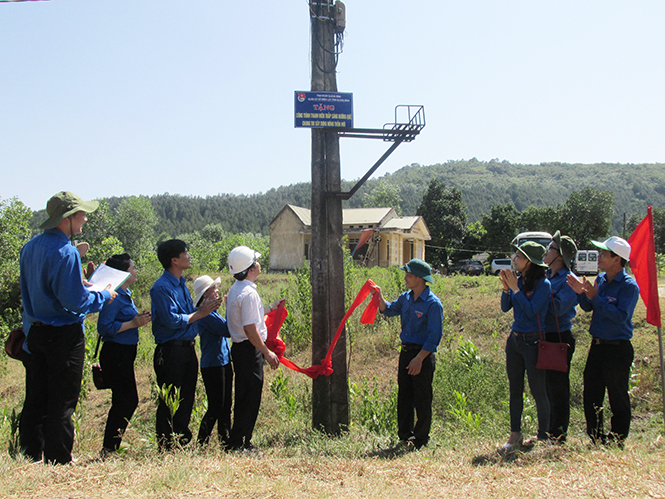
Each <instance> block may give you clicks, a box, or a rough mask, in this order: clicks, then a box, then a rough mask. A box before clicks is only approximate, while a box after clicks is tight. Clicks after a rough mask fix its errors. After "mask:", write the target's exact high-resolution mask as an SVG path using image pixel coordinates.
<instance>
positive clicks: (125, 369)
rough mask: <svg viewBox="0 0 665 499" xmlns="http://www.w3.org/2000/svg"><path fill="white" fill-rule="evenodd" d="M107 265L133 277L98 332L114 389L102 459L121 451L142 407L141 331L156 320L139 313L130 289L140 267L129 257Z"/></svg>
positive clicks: (107, 307)
mask: <svg viewBox="0 0 665 499" xmlns="http://www.w3.org/2000/svg"><path fill="white" fill-rule="evenodd" d="M106 265H107V266H109V267H111V268H114V269H118V270H122V271H125V272H129V277H128V278H127V280H126V281H125V282H124V283H123V284H122V286H120V288H119V289H118V297H117V298H116V299H115V300H114V301H113V303H111V304H109V305H105V306H104V308H102V311H101V312H100V313H99V318H98V319H97V332H98V333H99V335H100V336H101V338H102V341H103V342H104V345H103V346H102V350H101V352H100V354H99V363H100V365H101V367H102V371H103V372H104V378H105V379H108V381H109V384H110V385H111V394H112V398H111V409H109V415H108V418H107V420H106V429H105V430H104V442H103V444H102V451H101V455H102V457H106V456H108V455H109V454H112V453H114V452H116V451H117V450H118V448H119V447H120V443H121V442H122V435H123V433H124V431H125V430H126V429H127V425H128V424H129V420H130V419H131V418H132V416H133V415H134V411H135V410H136V407H137V406H138V404H139V394H138V390H137V389H136V377H135V376H134V360H136V349H137V345H138V342H139V328H140V327H143V326H145V325H146V324H147V323H148V322H150V320H151V319H152V317H151V315H150V312H142V313H139V311H138V309H137V308H136V305H134V300H132V292H131V291H130V290H129V286H131V285H132V284H134V283H135V282H136V278H137V276H136V267H134V261H133V260H132V259H131V257H130V256H129V255H128V254H127V253H123V254H121V255H113V256H112V257H111V258H109V259H108V260H106Z"/></svg>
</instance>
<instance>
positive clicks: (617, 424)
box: [584, 340, 634, 443]
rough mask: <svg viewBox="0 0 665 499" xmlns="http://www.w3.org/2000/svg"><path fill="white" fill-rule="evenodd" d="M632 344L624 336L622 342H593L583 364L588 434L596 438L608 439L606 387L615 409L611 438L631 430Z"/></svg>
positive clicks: (626, 434)
mask: <svg viewBox="0 0 665 499" xmlns="http://www.w3.org/2000/svg"><path fill="white" fill-rule="evenodd" d="M633 357H634V352H633V345H632V344H631V342H630V341H629V340H621V341H620V344H619V345H607V344H603V345H593V344H592V345H591V348H590V349H589V356H588V357H587V361H586V366H585V368H584V417H585V419H586V428H587V434H588V435H589V436H590V437H591V439H592V440H593V441H594V442H599V443H600V442H605V439H606V437H607V436H606V435H605V434H604V430H603V412H604V411H603V400H604V399H605V389H607V395H608V398H609V400H610V408H611V409H612V419H611V430H610V436H611V438H613V439H615V440H618V441H623V440H624V439H625V438H626V437H627V436H628V432H629V431H630V418H631V409H630V397H629V395H628V381H629V379H630V367H631V365H632V363H633Z"/></svg>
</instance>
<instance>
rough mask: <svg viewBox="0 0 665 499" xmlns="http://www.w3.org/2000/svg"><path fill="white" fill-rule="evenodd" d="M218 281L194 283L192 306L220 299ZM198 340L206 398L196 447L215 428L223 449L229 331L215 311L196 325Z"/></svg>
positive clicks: (229, 384)
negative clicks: (205, 407) (199, 342)
mask: <svg viewBox="0 0 665 499" xmlns="http://www.w3.org/2000/svg"><path fill="white" fill-rule="evenodd" d="M220 282H221V279H220V278H219V277H218V278H217V279H215V280H213V279H212V278H211V277H210V276H207V275H203V276H201V277H199V278H198V279H196V280H195V281H194V304H195V305H196V306H197V307H198V306H199V305H200V304H201V302H202V301H203V300H205V299H206V298H212V299H217V298H219V284H220ZM198 326H199V337H200V338H201V377H202V378H203V383H204V385H205V389H206V395H207V397H208V410H207V411H206V413H205V414H204V415H203V419H201V426H200V427H199V435H198V442H199V445H206V444H207V443H208V442H209V441H210V435H211V434H212V431H213V428H214V427H215V424H217V436H218V437H219V442H220V444H221V445H222V447H225V446H226V444H227V443H228V438H229V431H230V430H231V403H232V399H231V391H232V389H233V368H232V367H231V352H230V348H229V337H230V335H229V328H228V326H227V325H226V319H225V318H223V317H222V316H221V315H219V313H218V312H217V311H213V312H211V313H210V315H208V316H207V317H204V318H203V319H201V320H200V321H199V322H198Z"/></svg>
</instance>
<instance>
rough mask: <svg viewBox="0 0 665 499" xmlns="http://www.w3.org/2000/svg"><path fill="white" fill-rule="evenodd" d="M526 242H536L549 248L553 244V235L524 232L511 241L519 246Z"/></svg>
mask: <svg viewBox="0 0 665 499" xmlns="http://www.w3.org/2000/svg"><path fill="white" fill-rule="evenodd" d="M525 241H534V242H536V243H538V244H541V245H543V246H545V248H547V247H548V246H549V244H550V243H551V242H552V234H550V233H549V232H522V233H521V234H517V236H516V237H515V239H513V240H512V241H511V244H514V245H515V246H519V245H520V244H522V243H523V242H525Z"/></svg>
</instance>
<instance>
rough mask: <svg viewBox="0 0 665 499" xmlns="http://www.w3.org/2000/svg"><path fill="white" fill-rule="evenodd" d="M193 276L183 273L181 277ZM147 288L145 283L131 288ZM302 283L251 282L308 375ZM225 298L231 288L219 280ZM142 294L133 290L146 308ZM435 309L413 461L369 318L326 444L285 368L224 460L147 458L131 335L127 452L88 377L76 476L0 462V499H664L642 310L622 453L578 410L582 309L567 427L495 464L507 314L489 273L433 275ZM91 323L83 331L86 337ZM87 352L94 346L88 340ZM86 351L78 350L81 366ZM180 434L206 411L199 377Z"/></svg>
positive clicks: (397, 284)
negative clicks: (560, 435) (340, 427)
mask: <svg viewBox="0 0 665 499" xmlns="http://www.w3.org/2000/svg"><path fill="white" fill-rule="evenodd" d="M402 274H403V273H402V272H401V271H398V270H394V269H391V270H386V269H371V270H365V269H355V268H349V269H347V276H346V280H347V296H348V298H349V301H350V300H351V299H352V298H353V296H354V295H355V293H356V292H357V290H359V289H360V287H361V285H362V283H363V282H364V281H365V280H366V279H367V278H372V279H373V280H374V281H375V282H377V284H379V285H380V286H381V287H382V289H383V290H384V293H385V294H386V296H387V297H393V298H394V297H396V296H397V294H398V293H399V292H400V291H401V290H402V288H403V286H402ZM188 277H189V278H193V277H196V276H188ZM144 278H145V279H146V280H147V276H144ZM307 278H308V276H307V273H306V272H301V273H298V274H292V275H263V276H261V277H260V278H259V292H260V293H261V295H262V297H263V299H264V301H265V302H268V303H269V302H271V301H272V300H274V299H276V298H278V297H285V298H287V308H288V309H289V312H290V317H289V319H288V320H287V322H286V323H285V326H284V328H283V336H284V339H285V341H286V343H287V345H288V350H287V357H289V358H291V359H292V360H294V361H295V362H296V363H298V364H299V365H301V366H304V367H307V366H309V365H310V364H311V359H310V357H311V354H310V351H309V312H308V307H309V302H308V299H309V298H308V297H309V288H308V285H307ZM223 279H224V281H223V284H222V288H223V290H225V289H227V288H228V286H229V285H230V281H229V280H228V276H223ZM148 288H149V286H146V285H143V286H141V287H137V289H136V290H135V292H136V294H135V297H136V301H137V304H138V306H139V308H140V309H141V308H147V307H148V306H149V302H148V301H147V300H146V296H145V294H144V290H145V289H148ZM433 289H434V291H435V292H436V293H437V295H438V296H439V297H440V298H441V299H442V302H443V304H444V311H445V321H444V338H443V341H442V344H441V347H440V350H439V353H438V355H437V370H436V374H435V382H434V392H435V401H434V410H435V416H434V425H433V430H432V441H431V443H430V445H429V446H428V447H426V448H425V449H422V450H420V451H417V452H407V451H406V450H405V449H403V448H402V447H400V446H399V445H398V441H397V439H396V435H395V434H396V431H395V396H396V382H395V380H396V369H397V355H398V354H397V347H398V344H399V343H398V334H399V321H398V320H396V319H391V320H386V319H384V318H381V317H380V318H378V319H377V322H376V323H375V324H374V325H370V326H363V325H360V323H359V317H360V311H358V312H356V314H354V316H353V317H352V319H351V320H350V321H349V323H348V324H347V334H348V337H349V340H348V343H349V352H348V364H349V369H348V370H349V384H350V399H349V400H350V415H351V426H350V428H349V430H348V432H346V433H345V434H343V435H342V436H339V437H327V436H325V435H322V434H320V433H318V432H316V431H313V430H312V429H311V428H310V426H311V381H310V380H309V378H306V377H304V376H303V375H300V374H296V373H294V372H292V371H289V370H287V369H284V368H280V369H279V370H277V371H271V370H269V369H267V370H266V383H265V389H264V398H263V404H262V407H261V413H260V416H259V420H258V423H257V429H256V432H255V438H254V443H255V444H256V445H257V447H258V450H256V451H251V452H239V453H229V454H226V453H223V452H222V451H221V450H220V449H219V447H218V446H217V444H214V443H213V444H212V445H211V446H210V447H209V448H197V447H195V446H192V447H188V448H185V449H182V450H179V451H176V452H173V453H167V454H159V453H158V452H157V451H156V445H155V442H154V436H153V433H154V415H155V400H156V387H155V383H154V373H153V370H152V351H153V343H152V340H151V334H150V331H149V328H146V329H145V330H143V331H142V335H141V342H140V345H139V355H138V358H137V363H136V372H137V379H138V381H139V395H140V405H139V408H138V410H137V412H136V414H135V416H134V418H133V419H132V421H131V424H130V427H129V429H128V431H127V433H126V435H125V439H124V440H125V443H126V447H124V448H123V451H122V452H121V454H120V455H119V456H117V457H114V458H111V459H108V460H106V461H104V462H101V461H99V460H98V459H97V456H98V454H99V450H100V448H101V440H102V433H103V425H104V422H105V418H106V414H107V411H108V408H109V405H110V392H109V391H97V390H95V389H94V387H92V382H91V380H90V379H89V378H88V376H89V370H90V369H89V367H87V366H86V372H85V375H86V379H85V382H84V387H83V393H82V397H81V403H80V407H79V409H78V410H77V413H76V418H75V424H76V428H77V437H76V442H75V447H74V455H75V457H76V459H77V462H76V463H75V464H74V465H73V466H59V467H52V466H43V465H39V464H38V465H35V464H30V463H28V462H26V461H24V460H23V459H22V458H20V457H19V458H12V457H11V456H10V455H9V452H3V455H2V456H0V467H1V468H2V471H3V473H2V474H1V476H2V478H0V496H8V497H9V496H11V497H197V496H206V497H257V498H259V497H260V498H268V497H280V498H281V497H284V498H286V497H386V498H392V497H460V496H462V497H463V496H466V497H469V498H480V497H488V496H490V497H665V439H663V437H662V435H663V418H662V413H661V407H662V406H661V400H662V399H661V384H660V375H659V371H658V368H659V362H658V339H657V335H656V331H655V328H654V327H652V326H649V325H648V324H646V322H645V309H644V305H643V304H642V303H641V302H640V304H639V305H638V309H637V311H636V316H635V326H636V330H635V338H634V345H635V351H636V355H635V367H634V371H633V378H632V381H631V397H632V401H633V411H634V413H633V414H634V418H633V423H632V429H631V435H630V437H629V438H628V441H627V445H626V448H625V450H619V449H616V448H605V447H601V448H593V447H590V446H589V445H588V441H587V438H586V437H585V435H584V434H583V433H584V421H583V415H582V412H581V401H582V382H581V379H582V369H583V366H584V361H585V359H586V352H587V349H588V343H589V342H588V334H587V333H586V329H587V327H588V323H589V319H590V317H589V316H588V315H587V314H585V313H583V312H581V313H580V314H579V317H578V319H577V322H576V325H575V328H574V333H575V334H576V337H577V341H578V343H577V351H576V353H575V357H574V358H573V367H572V370H571V378H572V382H571V383H572V398H573V400H572V425H571V436H570V438H569V442H568V443H567V444H566V445H565V446H557V447H545V446H543V447H536V448H534V449H533V450H531V451H525V452H524V453H518V454H515V455H512V456H508V457H502V456H500V455H499V454H498V453H497V452H496V450H497V448H498V447H499V446H500V445H501V444H503V443H504V441H505V439H506V438H507V436H508V432H509V426H508V408H507V390H508V388H507V380H506V375H505V369H504V364H503V361H504V354H503V346H504V342H505V336H506V332H507V329H508V328H509V326H510V323H511V320H512V314H502V313H501V312H500V310H499V295H500V285H499V283H498V281H497V279H496V278H494V277H453V278H438V279H436V282H435V285H434V286H433ZM94 320H95V317H94V316H93V317H91V318H90V324H89V326H88V327H89V331H90V333H92V332H94ZM88 345H89V347H90V349H91V350H92V349H94V335H93V334H88ZM91 355H92V353H90V356H91ZM0 365H3V366H4V367H3V376H2V378H1V379H0V396H1V397H2V401H1V402H0V411H1V412H0V447H2V448H3V449H8V448H9V447H10V444H11V443H12V442H13V440H14V438H15V434H14V432H13V428H12V422H13V417H12V411H13V410H16V411H19V410H20V408H21V403H22V397H23V376H24V371H23V367H22V366H21V364H20V363H19V362H16V361H13V360H7V359H4V358H3V359H2V360H1V361H0ZM197 391H198V393H197V399H196V404H195V410H194V413H193V415H192V423H191V425H190V428H191V429H192V430H193V431H194V432H196V431H197V430H198V424H199V421H200V419H201V417H202V415H203V413H204V412H205V394H204V389H203V383H202V382H201V381H200V380H199V384H198V387H197ZM524 428H525V433H527V434H533V433H535V406H534V404H533V401H532V400H531V399H530V397H527V399H526V404H525V413H524Z"/></svg>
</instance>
